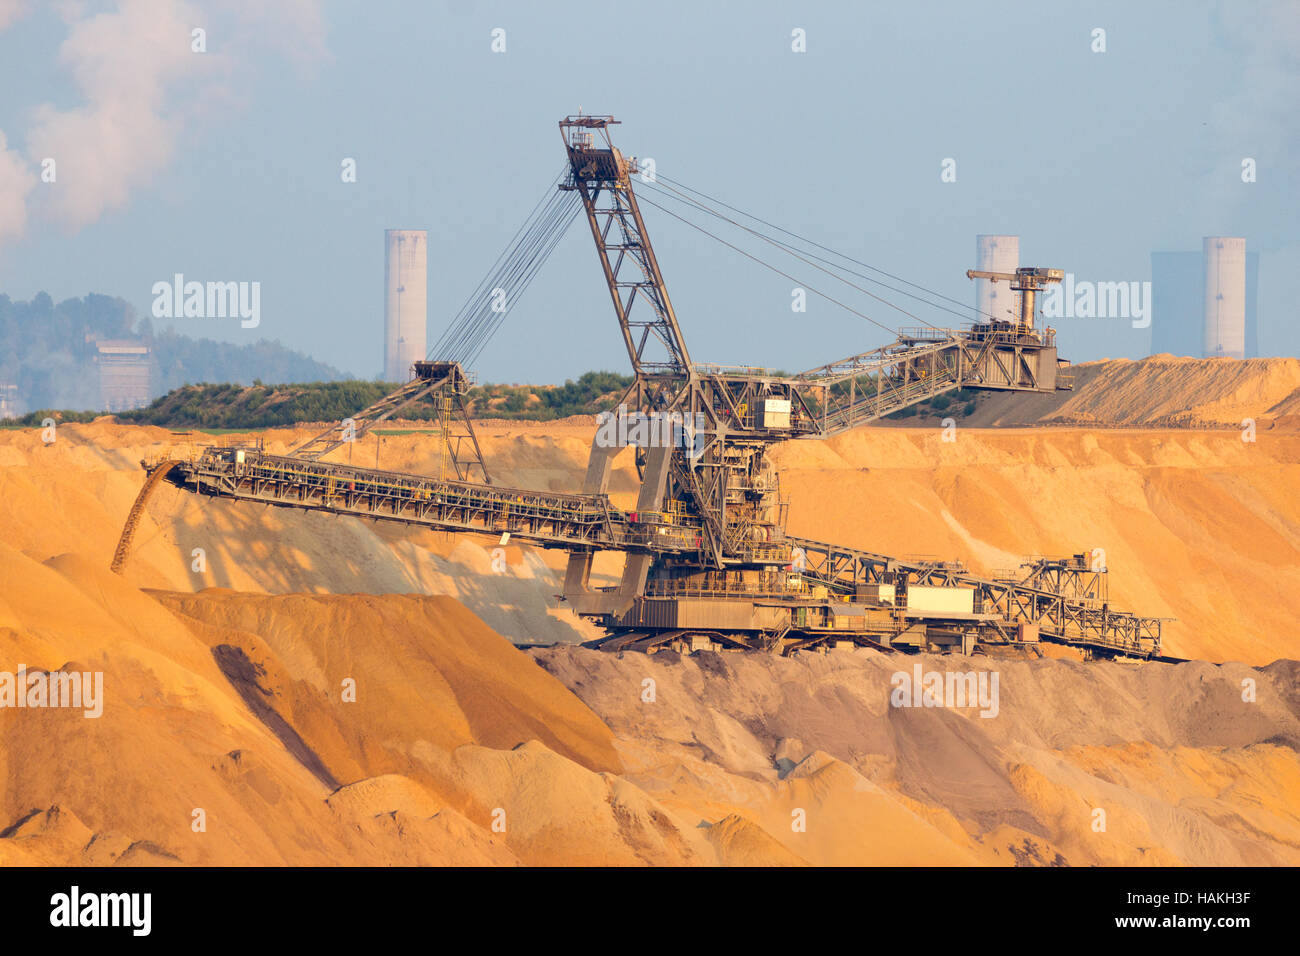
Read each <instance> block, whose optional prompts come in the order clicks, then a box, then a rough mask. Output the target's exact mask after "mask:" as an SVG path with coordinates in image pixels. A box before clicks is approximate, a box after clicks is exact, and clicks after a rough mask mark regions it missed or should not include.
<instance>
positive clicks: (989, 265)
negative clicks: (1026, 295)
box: [975, 236, 1020, 322]
mask: <svg viewBox="0 0 1300 956" xmlns="http://www.w3.org/2000/svg"><path fill="white" fill-rule="evenodd" d="M1019 266H1020V237H1019V236H976V237H975V269H976V270H977V271H979V272H1015V271H1016V269H1017V268H1019ZM1018 298H1019V297H1018V296H1017V295H1016V293H1014V292H1012V291H1011V285H1010V283H1007V282H991V281H989V280H988V279H976V280H975V321H976V322H989V321H992V320H993V319H999V320H1001V321H1003V322H1015V321H1017V319H1018V318H1019V316H1020V303H1019V302H1018V301H1017V299H1018Z"/></svg>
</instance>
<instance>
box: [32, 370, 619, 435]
mask: <svg viewBox="0 0 1300 956" xmlns="http://www.w3.org/2000/svg"><path fill="white" fill-rule="evenodd" d="M631 382H632V379H631V377H630V376H627V375H618V374H616V373H614V372H587V373H586V374H585V375H583V376H582V377H581V378H579V379H578V380H577V381H576V382H575V381H572V380H570V381H567V382H565V383H564V384H563V385H481V386H476V387H474V388H473V389H471V390H470V393H469V396H468V399H467V403H466V404H467V407H468V409H469V413H470V415H471V416H472V417H475V418H511V419H526V420H531V421H553V420H555V419H557V418H566V417H568V416H569V415H592V414H595V413H596V412H599V411H602V410H604V409H607V408H612V407H613V406H614V405H615V404H616V403H617V402H618V400H619V398H620V397H621V396H622V394H623V391H624V389H626V388H627V387H628V385H630V384H631ZM396 387H397V386H396V385H395V384H393V383H388V382H362V381H356V380H350V381H342V382H311V383H307V384H293V385H263V384H262V383H261V382H260V381H257V382H255V383H254V384H253V385H247V386H245V385H232V384H223V385H213V384H207V383H202V384H199V385H185V386H182V387H180V388H176V389H173V390H172V391H170V392H168V393H167V394H166V395H164V396H162V397H161V398H158V399H156V400H155V401H154V402H153V403H152V404H150V405H149V406H147V407H145V408H141V409H138V410H136V411H131V412H119V413H118V414H117V416H116V417H117V418H118V420H119V421H123V422H131V423H133V424H138V425H159V426H162V427H164V428H189V429H198V430H202V431H220V430H225V431H231V430H235V431H238V430H243V429H249V428H270V427H274V426H277V425H291V424H294V423H295V422H335V421H340V420H342V419H344V418H347V417H348V416H349V415H355V414H356V413H357V412H359V411H360V410H361V409H363V408H366V407H368V406H370V405H373V404H374V403H375V402H377V401H379V399H381V398H383V397H384V396H385V395H387V394H389V393H390V392H392V391H393V390H394V389H395V388H396ZM101 414H103V413H102V412H84V411H56V410H52V409H43V410H41V411H35V412H31V413H30V414H28V415H25V416H23V417H22V418H19V419H17V421H16V424H18V425H21V426H38V425H40V424H41V422H42V421H43V420H44V419H46V418H53V419H54V420H55V421H59V422H88V421H91V420H92V419H94V418H97V417H99V416H100V415H101ZM398 417H399V418H401V419H404V420H408V421H411V420H413V421H429V420H431V419H433V418H434V417H435V414H434V408H433V406H432V405H431V404H429V403H423V402H422V403H416V404H415V405H413V406H411V407H410V408H408V409H405V410H403V411H402V412H401V413H399V415H398Z"/></svg>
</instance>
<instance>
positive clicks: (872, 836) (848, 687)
mask: <svg viewBox="0 0 1300 956" xmlns="http://www.w3.org/2000/svg"><path fill="white" fill-rule="evenodd" d="M528 653H530V654H532V655H534V656H536V657H537V659H538V660H539V662H540V663H541V664H542V666H544V667H545V668H546V669H547V670H548V671H550V672H551V673H553V674H555V675H556V676H557V677H559V678H560V679H561V681H563V682H564V683H565V684H567V685H569V686H571V687H573V688H574V689H575V691H576V693H577V694H578V695H579V696H581V697H582V699H583V700H584V701H586V702H587V703H588V704H590V705H591V707H592V709H593V710H595V711H596V713H598V714H599V715H600V716H601V717H602V718H603V719H604V720H605V722H606V723H607V724H608V725H609V726H610V728H611V729H613V731H614V732H615V734H616V737H617V743H618V747H619V750H620V753H621V755H622V758H623V762H624V765H625V767H626V776H627V779H629V780H630V781H632V782H634V783H637V784H638V785H640V786H641V787H642V788H643V789H644V790H646V791H647V792H649V793H652V794H653V795H654V796H655V798H656V799H658V800H659V801H660V802H661V803H663V804H664V805H666V806H669V807H672V808H674V809H675V810H676V811H677V812H678V813H679V814H680V815H682V816H699V817H701V818H702V820H703V822H704V823H706V824H708V825H709V838H710V840H711V841H712V842H714V844H715V845H716V846H718V848H719V850H720V852H721V853H722V855H723V857H724V859H728V860H730V861H733V862H746V863H756V862H764V863H769V862H770V863H789V862H791V861H792V860H802V861H805V862H809V863H814V864H823V865H824V864H856V865H874V864H900V863H901V864H912V863H930V864H936V863H938V864H960V863H970V862H980V863H986V864H1013V863H1022V864H1034V865H1046V864H1053V863H1056V864H1061V863H1067V862H1068V863H1069V864H1072V865H1076V866H1077V865H1145V864H1152V863H1171V864H1189V865H1202V866H1203V865H1215V864H1217V865H1265V864H1268V865H1276V864H1285V865H1295V864H1296V863H1297V862H1300V849H1298V847H1300V803H1297V800H1296V795H1297V793H1300V756H1298V755H1297V749H1300V687H1298V685H1297V678H1298V677H1300V665H1297V663H1296V662H1294V661H1288V662H1284V663H1278V664H1274V665H1272V666H1270V667H1268V668H1249V667H1246V666H1244V665H1226V666H1221V667H1216V666H1214V665H1209V664H1183V665H1177V666H1175V665H1167V664H1146V665H1142V666H1123V665H1084V664H1080V663H1076V662H1071V661H1060V660H1045V661H1037V662H1033V663H1029V662H1023V661H1007V660H995V659H990V658H976V659H974V660H970V661H964V660H959V659H955V658H943V657H936V656H930V655H922V656H919V657H909V658H900V657H899V656H895V655H885V654H881V653H877V652H874V651H866V650H863V651H853V652H843V651H832V652H830V653H828V654H824V655H814V654H804V655H798V656H796V657H795V658H777V657H770V656H767V655H751V654H726V653H723V654H719V653H715V652H707V651H705V652H699V653H696V654H694V655H692V656H690V657H686V658H682V657H678V655H676V654H672V653H661V654H656V655H655V656H654V657H650V658H647V657H645V656H640V655H634V654H626V655H613V654H605V653H601V652H598V651H589V650H584V649H581V648H549V649H541V650H532V651H529V652H528ZM917 665H920V666H921V667H922V668H923V670H924V671H926V672H929V671H940V672H944V673H946V672H948V671H957V672H961V671H975V672H977V673H978V672H996V673H997V674H998V678H999V682H998V708H997V713H996V715H995V716H992V717H988V718H985V717H981V716H979V710H978V709H977V708H924V707H922V708H907V707H893V706H891V705H890V693H891V690H892V687H893V685H892V683H891V679H892V677H893V675H894V673H895V672H897V671H899V670H900V669H901V670H904V671H906V672H908V673H911V672H912V669H913V668H914V667H915V666H917ZM647 680H651V681H653V682H654V685H653V686H654V691H655V693H654V700H653V701H647V699H646V694H645V687H646V683H645V682H646V681H647ZM1246 681H1249V682H1252V686H1253V689H1254V693H1255V697H1254V700H1253V701H1246V700H1243V693H1242V691H1243V682H1246ZM1098 810H1102V811H1104V829H1097V828H1095V826H1094V824H1095V822H1096V821H1099V820H1102V819H1103V817H1101V816H1099V815H1098V814H1097V813H1096V811H1098ZM799 811H802V819H803V821H804V824H805V826H804V828H803V829H802V830H800V829H797V828H796V827H795V826H793V825H792V824H793V821H794V820H795V814H796V813H797V812H799ZM715 830H716V831H717V832H716V833H715V832H714V831H715Z"/></svg>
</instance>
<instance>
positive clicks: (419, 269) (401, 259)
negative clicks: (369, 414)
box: [384, 229, 429, 382]
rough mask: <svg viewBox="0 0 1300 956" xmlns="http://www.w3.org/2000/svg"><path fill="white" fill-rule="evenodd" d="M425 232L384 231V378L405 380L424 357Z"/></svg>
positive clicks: (426, 235) (425, 321)
mask: <svg viewBox="0 0 1300 956" xmlns="http://www.w3.org/2000/svg"><path fill="white" fill-rule="evenodd" d="M428 296H429V234H428V233H427V232H426V231H425V230H423V229H388V230H386V231H385V232H384V381H386V382H405V381H406V380H407V379H409V378H410V377H411V369H412V368H413V367H414V365H415V363H416V362H417V361H419V360H420V359H422V358H424V354H425V343H426V337H427V329H428V321H429V316H428Z"/></svg>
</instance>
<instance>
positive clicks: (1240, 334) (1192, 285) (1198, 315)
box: [1151, 236, 1259, 358]
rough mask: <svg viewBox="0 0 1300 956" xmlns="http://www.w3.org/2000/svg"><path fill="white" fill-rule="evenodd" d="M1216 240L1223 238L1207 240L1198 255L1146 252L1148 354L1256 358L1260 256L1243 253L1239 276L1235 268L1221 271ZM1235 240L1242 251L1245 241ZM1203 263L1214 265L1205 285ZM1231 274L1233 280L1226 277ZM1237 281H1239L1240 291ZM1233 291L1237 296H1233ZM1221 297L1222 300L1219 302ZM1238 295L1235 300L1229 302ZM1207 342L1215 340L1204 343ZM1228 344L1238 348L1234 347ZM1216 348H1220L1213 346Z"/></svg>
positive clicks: (1209, 238)
mask: <svg viewBox="0 0 1300 956" xmlns="http://www.w3.org/2000/svg"><path fill="white" fill-rule="evenodd" d="M1220 241H1226V240H1221V238H1220V237H1213V236H1212V237H1207V238H1206V239H1204V240H1203V244H1202V249H1201V251H1200V252H1153V253H1151V352H1152V353H1153V354H1160V353H1162V352H1168V353H1170V354H1171V355H1182V356H1188V357H1192V358H1200V357H1202V356H1205V355H1229V354H1238V356H1239V357H1241V358H1257V357H1258V356H1259V327H1258V321H1257V316H1256V307H1257V302H1258V298H1259V253H1257V252H1245V260H1244V261H1245V270H1244V277H1242V274H1241V272H1240V271H1239V267H1235V266H1234V267H1233V268H1232V269H1229V270H1227V271H1226V272H1225V270H1224V269H1223V267H1222V262H1221V260H1220V259H1219V258H1218V256H1219V252H1220V250H1219V249H1218V248H1217V243H1218V242H1220ZM1237 242H1238V243H1241V247H1240V248H1241V249H1242V251H1244V245H1245V241H1244V240H1241V239H1238V240H1237ZM1211 243H1214V244H1216V246H1215V248H1213V249H1211V248H1210V244H1211ZM1207 262H1212V263H1214V264H1215V278H1214V280H1213V281H1212V282H1209V281H1207V279H1208V275H1207V272H1208V270H1207ZM1234 272H1235V276H1232V275H1229V274H1228V273H1234ZM1230 283H1231V285H1230ZM1241 283H1244V288H1242V287H1241ZM1211 286H1212V287H1213V288H1210V292H1211V296H1212V299H1211V301H1209V302H1207V298H1206V292H1207V287H1211ZM1232 288H1236V289H1237V292H1236V293H1233V292H1232ZM1220 289H1223V292H1220V291H1219V290H1220ZM1220 294H1223V295H1225V298H1224V299H1220V298H1219V295H1220ZM1237 295H1239V296H1240V297H1239V298H1234V296H1237ZM1238 303H1240V304H1241V305H1240V307H1239V306H1238ZM1238 323H1240V324H1238ZM1212 330H1213V331H1212ZM1208 339H1214V341H1213V342H1208V341H1207V340H1208ZM1233 341H1235V342H1239V343H1240V345H1239V346H1238V347H1237V348H1233V347H1232V344H1233ZM1207 345H1208V348H1207ZM1220 345H1222V346H1223V348H1222V350H1220V349H1219V348H1218V346H1220Z"/></svg>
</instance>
